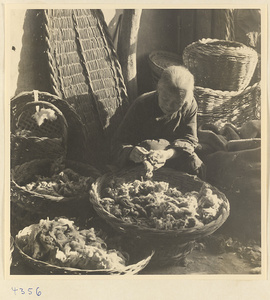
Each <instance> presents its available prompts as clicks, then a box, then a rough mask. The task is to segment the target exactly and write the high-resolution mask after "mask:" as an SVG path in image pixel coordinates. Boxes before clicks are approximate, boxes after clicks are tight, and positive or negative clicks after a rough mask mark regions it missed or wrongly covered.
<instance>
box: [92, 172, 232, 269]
mask: <svg viewBox="0 0 270 300" xmlns="http://www.w3.org/2000/svg"><path fill="white" fill-rule="evenodd" d="M143 172H144V171H143V168H142V167H135V168H132V169H125V170H120V171H117V172H115V173H111V174H105V175H103V176H102V177H100V178H98V179H97V180H96V182H95V183H94V184H93V185H92V190H91V191H90V202H91V203H92V205H93V207H94V209H95V211H96V212H97V214H98V215H99V216H100V217H101V218H102V219H104V220H105V221H106V222H107V223H108V224H109V225H111V226H112V227H113V228H114V229H115V230H116V231H117V232H119V233H120V234H122V235H123V241H124V244H125V247H127V249H128V250H129V251H133V252H135V253H136V252H138V253H141V251H149V250H151V249H152V250H154V251H155V254H154V256H153V258H152V260H151V264H153V265H158V266H164V265H169V264H177V263H181V262H182V261H183V260H184V259H185V257H186V255H187V254H188V253H190V252H191V251H192V250H193V246H194V244H195V243H194V241H196V240H198V239H200V238H202V237H204V236H207V235H210V234H212V233H213V232H214V231H216V230H217V229H218V228H219V227H220V226H221V225H222V224H223V223H224V222H225V221H226V219H227V217H228V216H229V211H230V205H229V202H228V200H227V198H226V196H225V195H224V194H223V193H221V192H220V191H219V190H217V189H216V188H215V187H213V186H211V185H208V187H209V188H210V189H211V190H212V191H213V192H214V193H215V194H216V195H218V197H219V198H220V199H222V205H221V207H220V211H219V214H218V216H217V218H216V219H214V220H213V221H211V222H210V223H208V224H206V225H204V226H202V227H201V226H200V227H196V226H195V227H192V228H182V229H177V230H176V229H166V230H165V229H156V228H152V227H148V226H147V227H146V226H144V225H138V224H136V223H130V222H127V221H125V220H123V219H121V218H120V217H116V216H114V215H113V214H111V213H110V212H108V211H107V210H106V209H105V208H104V207H103V205H102V204H101V199H102V198H103V196H102V195H103V191H104V190H105V189H106V188H107V187H108V186H109V182H110V181H111V179H114V178H117V177H119V178H122V179H125V183H130V182H134V180H138V179H139V180H140V179H141V176H142V174H143ZM153 180H154V181H159V182H162V181H165V182H168V183H169V184H170V187H175V188H177V189H178V190H179V191H181V192H182V193H186V192H191V191H199V190H200V189H201V187H202V185H203V184H205V182H203V181H202V180H200V179H199V178H197V177H195V176H192V175H189V174H186V173H181V172H178V171H176V170H173V169H168V168H161V169H158V170H156V171H155V173H154V177H153Z"/></svg>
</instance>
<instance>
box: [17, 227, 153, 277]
mask: <svg viewBox="0 0 270 300" xmlns="http://www.w3.org/2000/svg"><path fill="white" fill-rule="evenodd" d="M32 225H33V224H32ZM32 225H29V226H26V227H25V228H24V229H26V228H30V227H31V226H32ZM24 229H22V230H20V231H19V232H18V233H17V234H16V236H15V238H14V245H15V247H16V248H17V250H18V251H19V254H20V255H21V256H22V257H24V258H25V259H27V262H28V263H29V261H31V262H33V263H36V264H39V265H41V266H42V267H44V268H51V269H54V270H59V271H63V273H65V271H67V272H74V273H75V272H76V273H80V274H81V275H83V274H85V275H87V274H89V275H90V274H91V273H98V274H104V275H105V274H111V275H113V274H122V275H124V274H125V273H127V274H136V273H137V272H139V271H141V270H142V269H143V268H145V267H146V266H147V265H148V263H149V262H150V260H151V258H152V257H153V255H154V254H155V251H154V250H152V252H151V253H150V255H148V256H147V257H146V258H144V259H142V260H140V261H138V262H137V263H135V264H132V265H127V266H124V267H123V269H117V268H111V269H97V270H88V269H78V268H72V267H60V266H57V265H53V264H50V263H47V262H44V261H41V260H38V259H35V258H33V257H31V256H29V255H28V254H26V253H25V252H24V251H23V250H22V249H21V248H20V246H19V244H18V241H19V234H20V232H22V231H23V230H24ZM132 267H134V268H136V267H137V269H135V270H134V271H133V272H131V273H130V272H129V270H130V268H132Z"/></svg>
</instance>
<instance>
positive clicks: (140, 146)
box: [112, 66, 204, 177]
mask: <svg viewBox="0 0 270 300" xmlns="http://www.w3.org/2000/svg"><path fill="white" fill-rule="evenodd" d="M193 89H194V78H193V75H192V74H191V73H190V72H189V71H188V70H187V69H186V68H185V67H183V66H172V67H168V68H167V69H165V70H164V71H163V73H162V76H161V78H160V80H159V82H158V85H157V90H156V91H152V92H150V93H146V94H143V95H142V96H140V97H139V98H137V99H136V100H135V101H134V103H132V105H131V107H130V108H129V110H128V112H127V114H126V115H125V118H124V120H123V122H122V123H121V125H120V127H119V128H118V130H117V131H116V134H115V136H114V138H113V143H112V154H113V159H114V162H115V163H116V164H117V165H118V166H119V167H125V166H130V165H132V164H138V163H142V162H144V161H145V160H146V159H149V161H151V162H154V163H153V165H154V169H158V168H160V167H162V166H164V165H165V166H166V167H170V168H174V169H177V170H179V171H183V172H186V173H190V174H193V175H198V176H199V177H204V165H203V163H202V161H201V160H200V159H199V158H198V156H197V154H196V153H195V152H194V149H195V148H196V146H197V143H198V138H197V103H196V100H195V99H194V95H193Z"/></svg>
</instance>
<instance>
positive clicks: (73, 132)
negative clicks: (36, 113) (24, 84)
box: [10, 91, 87, 165]
mask: <svg viewBox="0 0 270 300" xmlns="http://www.w3.org/2000/svg"><path fill="white" fill-rule="evenodd" d="M35 97H36V98H37V99H38V100H39V101H43V102H48V103H49V104H52V105H53V107H56V108H57V109H58V110H59V111H61V113H62V115H63V124H67V133H65V134H66V137H65V139H66V145H65V148H66V153H63V149H61V148H56V149H53V146H55V145H57V144H56V143H50V144H49V145H48V146H46V147H45V146H44V147H42V148H41V147H39V148H36V146H35V145H32V144H31V143H35V142H36V143H39V144H42V142H43V140H46V142H49V141H48V139H47V138H46V137H47V136H48V132H47V131H48V130H49V128H48V125H51V127H52V124H51V123H49V124H48V122H47V124H46V125H47V126H43V130H44V132H43V134H44V136H40V137H35V138H34V137H28V138H27V139H26V138H23V137H20V142H21V143H24V144H23V145H22V146H21V147H20V149H22V150H23V153H22V154H24V155H25V157H21V158H20V159H18V160H16V159H15V158H14V156H13V155H12V160H13V161H14V164H21V163H23V162H25V161H29V160H33V159H36V158H45V157H48V158H57V157H59V156H61V155H62V156H65V155H66V157H67V158H68V159H70V160H76V159H77V158H78V157H82V155H83V153H84V151H85V149H86V145H85V141H86V139H87V135H86V132H85V127H84V126H83V123H82V120H81V118H80V117H79V115H78V114H77V113H76V111H75V109H74V108H73V107H72V106H71V105H70V104H69V103H68V102H67V101H65V100H62V99H61V98H59V97H58V96H55V95H52V94H50V93H47V92H41V91H27V92H22V93H20V94H18V95H16V96H15V97H13V98H12V99H11V102H10V105H11V128H12V130H11V131H12V134H13V138H14V130H15V128H16V123H17V118H16V115H18V112H19V111H23V110H24V109H25V106H26V105H28V104H29V103H31V102H34V101H35V100H36V99H35ZM49 104H48V105H49ZM61 127H63V125H62V124H60V126H58V127H57V128H52V130H53V133H54V135H55V133H57V132H60V131H61ZM27 129H28V128H27ZM63 133H64V132H63ZM40 135H41V134H40ZM58 136H62V135H58ZM17 139H18V138H17ZM15 141H16V140H15ZM27 143H30V145H29V144H28V145H27ZM78 145H80V147H78ZM15 146H16V145H14V143H13V145H12V146H11V151H12V153H14V154H15V152H16V151H15V149H14V147H15ZM61 147H62V145H61ZM25 149H28V150H27V151H25ZM35 149H36V150H35ZM61 150H62V151H61ZM50 155H52V156H50ZM14 164H13V165H14Z"/></svg>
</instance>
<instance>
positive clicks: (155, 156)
mask: <svg viewBox="0 0 270 300" xmlns="http://www.w3.org/2000/svg"><path fill="white" fill-rule="evenodd" d="M174 154H175V151H174V150H173V149H168V150H151V151H150V153H149V155H148V160H149V161H150V162H151V164H152V165H153V166H154V169H155V170H157V169H159V168H161V167H163V166H164V165H165V163H166V161H167V160H168V159H170V158H171V157H173V156H174Z"/></svg>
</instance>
